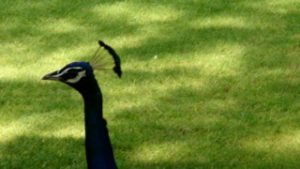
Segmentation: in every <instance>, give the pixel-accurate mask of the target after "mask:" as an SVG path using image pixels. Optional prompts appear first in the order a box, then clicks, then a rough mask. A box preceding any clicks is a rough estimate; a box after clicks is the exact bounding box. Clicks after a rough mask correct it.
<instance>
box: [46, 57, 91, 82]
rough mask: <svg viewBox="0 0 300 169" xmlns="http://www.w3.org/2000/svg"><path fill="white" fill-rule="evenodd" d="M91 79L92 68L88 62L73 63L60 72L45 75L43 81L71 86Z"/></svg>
mask: <svg viewBox="0 0 300 169" xmlns="http://www.w3.org/2000/svg"><path fill="white" fill-rule="evenodd" d="M93 77H94V73H93V68H92V66H91V65H90V64H89V63H88V62H73V63H70V64H68V65H66V66H64V67H63V68H62V69H60V70H57V71H54V72H52V73H49V74H47V75H45V76H44V77H43V80H55V81H60V82H63V83H66V84H68V85H71V86H72V85H75V84H77V83H80V82H81V81H83V80H84V79H88V78H93Z"/></svg>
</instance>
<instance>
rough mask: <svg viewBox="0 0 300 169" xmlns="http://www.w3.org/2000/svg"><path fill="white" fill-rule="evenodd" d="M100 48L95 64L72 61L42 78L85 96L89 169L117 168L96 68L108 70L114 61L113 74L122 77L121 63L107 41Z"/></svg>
mask: <svg viewBox="0 0 300 169" xmlns="http://www.w3.org/2000/svg"><path fill="white" fill-rule="evenodd" d="M99 46H100V47H99V48H98V50H97V51H96V53H95V54H94V56H93V58H92V60H91V62H84V61H81V62H72V63H70V64H67V65H66V66H64V67H63V68H62V69H60V70H57V71H54V72H52V73H49V74H47V75H45V76H44V77H43V78H42V79H43V80H54V81H59V82H63V83H65V84H67V85H69V86H70V87H72V88H74V89H75V90H77V91H78V92H79V93H80V94H81V96H82V98H83V101H84V122H85V123H84V124H85V152H86V160H87V167H88V169H117V165H116V161H115V158H114V154H113V148H112V144H111V141H110V138H109V132H108V128H107V122H106V120H105V119H104V118H103V111H102V107H103V98H102V93H101V89H100V87H99V85H98V82H97V80H96V78H95V75H94V69H96V68H97V69H108V68H107V67H106V65H109V60H110V61H111V62H112V63H113V64H112V65H113V68H112V69H113V71H114V72H115V73H116V74H117V75H118V76H119V77H121V75H122V70H121V60H120V57H119V56H118V54H117V53H116V52H115V50H114V49H113V48H112V47H110V46H109V45H107V44H105V43H104V42H103V41H99ZM106 54H109V55H110V56H107V55H106ZM99 60H100V61H99ZM103 60H106V61H104V62H103ZM110 68H111V67H110Z"/></svg>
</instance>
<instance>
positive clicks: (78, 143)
mask: <svg viewBox="0 0 300 169" xmlns="http://www.w3.org/2000/svg"><path fill="white" fill-rule="evenodd" d="M1 3H2V5H3V4H10V5H3V6H1V4H0V22H2V23H6V24H8V23H11V25H8V26H7V27H5V28H4V27H0V30H1V34H0V35H5V36H3V38H2V44H3V45H4V44H6V43H8V44H10V43H15V42H18V43H21V44H24V46H25V50H32V51H34V53H36V54H38V55H39V58H36V59H37V60H38V59H40V58H43V57H46V56H49V53H52V52H56V51H58V50H60V49H64V50H72V49H74V48H76V47H80V46H88V45H90V44H92V45H94V44H95V42H96V40H98V39H99V38H104V39H105V38H109V39H114V38H118V37H119V36H128V37H131V36H141V35H143V31H144V29H149V28H151V27H153V28H156V29H155V31H154V32H155V33H154V34H153V36H149V37H145V38H144V39H143V40H141V42H140V43H137V44H136V45H134V46H129V47H128V46H126V45H124V46H125V47H122V48H119V49H116V50H117V51H118V52H119V53H120V55H121V56H122V59H124V61H125V62H124V63H126V61H129V62H130V61H140V62H143V63H148V62H149V63H150V62H151V59H152V58H153V56H155V55H159V57H160V58H162V59H166V58H167V57H170V63H169V64H170V65H172V63H173V62H172V58H171V57H172V55H177V56H178V55H179V56H180V55H181V54H182V55H183V56H185V57H187V58H188V57H189V54H188V53H189V52H192V53H197V52H199V53H200V54H202V55H201V56H203V55H205V53H206V52H207V51H214V49H215V48H217V47H218V46H220V45H224V44H233V45H239V46H241V47H243V53H242V54H241V58H237V59H240V60H241V61H240V62H241V65H240V66H239V68H238V69H237V70H236V71H237V72H236V73H235V74H233V75H210V74H207V73H205V72H204V71H203V68H201V67H199V68H197V67H188V66H183V67H182V68H178V67H173V68H172V67H171V68H166V69H162V70H161V71H156V72H151V71H134V69H133V68H132V69H130V70H124V75H125V76H124V77H125V78H123V79H122V80H120V81H119V80H118V81H117V80H115V81H114V80H111V81H110V82H104V83H107V84H104V97H105V101H106V100H108V101H106V103H105V104H106V105H105V106H104V107H105V109H107V110H108V112H109V111H110V109H111V108H110V107H108V106H107V105H113V104H114V103H112V102H113V101H111V100H109V99H110V98H114V99H115V100H121V101H124V102H126V100H124V99H128V95H130V96H131V95H132V97H133V98H135V99H139V98H143V97H148V96H147V92H146V91H145V92H141V93H137V94H132V93H130V92H126V90H123V93H121V94H118V95H117V94H116V93H114V92H110V91H109V90H107V89H108V87H109V85H108V84H110V83H112V82H116V83H118V86H119V87H120V88H127V87H130V86H131V85H132V84H133V83H134V85H136V86H138V87H141V88H144V89H145V90H146V89H147V88H146V87H145V86H147V85H149V84H152V83H161V85H168V83H171V82H175V81H177V80H178V79H180V78H181V80H182V81H183V80H186V82H185V83H182V85H178V86H177V87H176V88H172V89H169V90H165V91H162V92H161V91H156V89H147V90H149V91H152V92H156V93H157V95H156V96H151V97H152V100H151V102H149V103H148V102H147V103H145V104H144V105H138V106H131V107H126V106H124V107H123V108H120V109H117V110H116V112H114V113H113V114H106V116H107V118H108V124H109V128H110V134H111V137H112V142H113V146H114V150H115V153H116V157H117V162H118V164H119V166H120V168H124V169H150V168H151V169H201V168H203V169H204V168H205V169H206V168H215V169H225V168H230V169H234V168H247V169H249V168H250V169H251V168H253V169H265V168H272V169H280V168H287V169H288V168H298V166H299V165H300V156H299V155H300V151H298V150H299V144H298V142H299V141H297V139H299V137H300V136H299V135H300V134H299V127H300V116H299V115H300V112H299V109H300V105H299V96H300V88H299V69H298V68H299V62H298V61H299V59H298V58H299V56H298V55H299V30H298V29H297V28H299V23H298V20H299V11H297V10H296V11H288V10H287V11H286V12H284V13H280V12H276V10H275V9H274V11H270V10H268V9H265V8H263V7H260V6H257V4H259V3H260V1H251V2H248V1H239V2H238V1H223V0H217V1H209V0H203V1H200V0H199V1H179V0H178V1H172V2H171V1H162V2H160V6H162V7H168V8H171V9H173V10H174V11H178V13H180V17H178V18H177V19H175V20H172V19H170V20H166V21H163V22H161V21H151V22H149V23H147V22H145V23H138V22H135V21H134V18H130V17H128V16H127V15H125V14H126V12H120V13H119V14H116V15H114V14H113V12H114V11H112V14H111V15H107V14H106V15H105V17H101V15H100V16H99V15H97V14H96V13H95V12H93V9H94V8H95V6H97V5H98V6H101V5H107V6H110V5H111V6H113V5H120V4H121V5H122V3H125V2H124V1H102V2H101V3H100V2H98V1H92V0H91V1H80V0H76V1H63V2H62V1H54V3H51V4H50V3H49V2H47V1H41V2H32V3H29V2H23V1H8V0H6V1H3V2H1ZM191 4H193V5H191ZM130 5H134V6H135V7H133V8H132V9H138V8H139V7H142V9H146V8H151V7H155V2H150V1H147V2H143V3H141V2H140V1H131V2H130V3H129V6H130ZM4 6H5V7H6V6H10V7H9V8H7V9H4V8H3V7H4ZM65 9H68V10H65ZM99 13H101V11H100V12H99ZM223 16H224V18H223ZM215 17H216V18H218V17H220V18H219V20H223V19H224V20H226V18H233V19H232V20H233V21H232V23H231V22H229V24H226V23H225V24H223V25H222V24H220V25H217V24H215V23H214V19H215ZM205 19H206V20H208V21H211V24H208V26H204V27H197V26H193V22H195V23H197V22H201V21H203V20H205ZM235 19H237V20H238V21H239V19H240V20H241V21H240V23H237V26H235V25H234V24H235V23H234V21H236V20H235ZM58 20H61V22H63V23H64V22H66V23H67V24H70V25H71V26H70V27H71V28H70V31H61V32H60V31H52V30H51V29H52V27H51V25H55V22H57V21H58ZM238 21H237V22H238ZM51 22H53V23H52V24H49V23H51ZM46 23H48V24H49V25H48V26H47V25H44V26H45V27H43V24H46ZM200 25H201V24H200ZM72 26H73V28H72ZM112 28H113V29H112ZM142 28H143V29H142ZM1 37H2V36H1ZM30 38H32V39H34V43H32V42H28V44H27V42H26V40H28V39H30ZM112 45H113V44H112ZM94 46H95V47H96V44H95V45H94ZM199 57H200V56H199ZM82 58H83V59H85V58H86V57H82ZM187 58H182V60H186V59H187ZM193 58H195V60H197V57H195V56H193ZM175 59H176V60H177V61H178V60H180V59H181V58H178V57H177V58H175ZM32 62H33V61H28V63H32ZM12 63H13V61H12ZM148 66H149V68H150V67H151V65H148ZM145 70H146V68H145ZM195 72H197V73H195ZM158 77H159V78H158ZM106 78H107V77H106ZM189 79H190V80H191V81H199V82H201V83H203V86H199V87H198V86H193V85H189V82H188V80H189ZM109 80H110V79H109ZM183 82H184V81H183ZM0 95H1V97H0V108H1V110H0V114H1V118H0V123H1V125H2V126H9V125H10V123H14V122H18V121H20V119H25V121H21V122H22V123H26V122H27V121H26V119H27V118H28V119H30V118H36V119H38V120H39V121H35V122H34V125H31V128H29V129H28V130H29V131H30V132H31V134H29V135H21V136H19V137H16V138H13V139H11V140H9V141H7V142H4V143H1V144H0V150H1V151H0V152H1V155H0V168H3V167H4V168H5V169H6V168H7V169H13V168H18V167H20V166H23V168H24V169H25V168H49V169H53V168H55V167H56V166H57V164H61V168H62V169H67V168H70V169H71V168H72V169H76V168H85V157H84V149H83V147H84V146H83V139H77V138H72V137H62V138H56V137H50V138H49V137H43V136H41V135H39V133H40V132H41V133H42V132H47V131H48V132H52V131H53V132H54V131H56V130H58V129H62V128H66V127H68V126H82V127H83V122H82V118H83V115H82V100H81V98H80V96H79V95H78V94H77V93H76V92H75V91H73V90H72V89H70V88H68V87H67V86H64V85H62V84H56V83H37V82H34V81H32V82H29V81H5V80H1V81H0ZM116 95H117V96H116ZM27 98H36V99H35V100H33V99H27ZM33 101H34V102H33ZM132 104H133V105H134V103H132ZM62 113H64V114H62ZM43 117H45V118H44V119H43ZM41 119H43V120H41ZM28 121H30V122H33V121H32V120H28ZM17 124H18V123H17ZM53 124H55V125H53ZM32 133H33V134H32ZM26 134H27V133H26ZM153 146H154V147H160V146H161V148H162V149H163V148H165V147H167V148H168V147H173V148H174V150H173V149H166V150H165V149H163V150H164V152H165V155H164V154H163V153H161V152H158V153H157V154H156V155H153V158H152V159H147V157H146V155H147V153H149V154H151V155H152V154H155V149H154V150H152V149H151V148H153ZM144 149H145V150H144ZM168 155H169V156H168ZM165 156H168V157H166V159H167V160H166V159H165V160H160V158H162V157H165ZM32 164H34V165H35V166H34V167H33V166H32Z"/></svg>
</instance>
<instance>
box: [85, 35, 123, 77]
mask: <svg viewBox="0 0 300 169" xmlns="http://www.w3.org/2000/svg"><path fill="white" fill-rule="evenodd" d="M98 43H99V46H100V47H99V48H98V49H97V50H96V52H95V54H94V56H93V57H92V59H91V61H90V63H91V65H92V67H93V68H94V69H95V70H111V69H112V70H113V71H114V72H115V73H116V74H117V75H118V76H119V77H121V76H122V70H121V59H120V57H119V55H118V54H117V53H116V51H115V50H114V49H113V48H112V47H111V46H109V45H107V44H105V43H104V42H103V41H101V40H99V41H98Z"/></svg>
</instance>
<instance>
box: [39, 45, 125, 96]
mask: <svg viewBox="0 0 300 169" xmlns="http://www.w3.org/2000/svg"><path fill="white" fill-rule="evenodd" d="M98 43H99V45H100V48H99V49H98V50H97V51H96V53H95V55H94V57H93V58H92V60H91V62H73V63H70V64H68V65H66V66H64V67H63V68H62V69H60V70H57V71H54V72H52V73H49V74H47V75H45V76H44V77H43V78H42V79H43V80H55V81H60V82H63V83H66V84H68V85H70V86H71V87H74V88H75V89H77V90H79V91H80V90H83V88H84V89H86V88H87V86H88V83H91V82H92V81H94V80H95V78H94V73H93V70H94V69H95V70H98V69H99V70H111V69H112V70H113V71H114V72H115V73H116V74H117V75H118V76H119V77H121V75H122V70H121V60H120V57H119V56H118V54H117V53H116V52H115V50H114V49H113V48H112V47H110V46H108V45H107V44H105V43H104V42H103V41H99V42H98ZM103 50H104V51H103ZM107 54H108V55H109V56H108V57H107V56H106V55H107ZM90 63H91V64H90ZM105 66H108V67H105Z"/></svg>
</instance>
